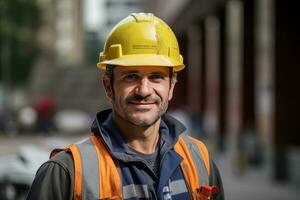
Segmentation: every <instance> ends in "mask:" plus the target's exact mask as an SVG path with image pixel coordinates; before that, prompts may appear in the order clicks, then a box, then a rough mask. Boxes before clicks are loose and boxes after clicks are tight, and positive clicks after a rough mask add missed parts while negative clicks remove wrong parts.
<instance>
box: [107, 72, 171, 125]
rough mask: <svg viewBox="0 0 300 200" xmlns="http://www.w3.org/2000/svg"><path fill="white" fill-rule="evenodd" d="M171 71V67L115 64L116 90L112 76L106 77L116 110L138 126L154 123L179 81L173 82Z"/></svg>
mask: <svg viewBox="0 0 300 200" xmlns="http://www.w3.org/2000/svg"><path fill="white" fill-rule="evenodd" d="M169 73H170V72H169V69H168V68H167V67H148V66H147V67H115V68H114V72H113V80H114V81H113V90H112V87H111V85H110V81H109V78H108V77H107V76H104V79H103V84H104V87H105V91H106V94H107V97H108V98H109V100H110V101H111V103H112V106H113V110H114V114H115V115H118V117H121V118H122V119H123V120H125V121H127V122H129V123H131V124H134V125H136V126H142V127H147V126H150V125H152V124H154V123H155V122H156V121H157V120H158V119H160V117H161V116H162V115H163V114H164V113H165V112H166V110H167V108H168V102H169V101H170V100H171V99H172V95H173V90H174V86H175V83H176V81H172V83H170V75H169ZM170 84H171V85H170Z"/></svg>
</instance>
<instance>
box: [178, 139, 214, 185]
mask: <svg viewBox="0 0 300 200" xmlns="http://www.w3.org/2000/svg"><path fill="white" fill-rule="evenodd" d="M182 138H183V140H184V141H185V143H186V145H187V146H188V149H189V152H190V154H191V156H192V159H193V161H194V165H195V167H196V170H197V174H198V182H199V185H201V184H206V185H209V178H208V176H209V171H208V169H207V167H206V164H205V162H204V159H203V153H202V151H200V148H201V147H199V146H198V144H197V143H195V142H199V141H198V140H197V141H195V140H193V138H191V137H189V136H187V135H184V134H182Z"/></svg>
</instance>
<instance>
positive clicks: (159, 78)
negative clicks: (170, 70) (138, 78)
mask: <svg viewBox="0 0 300 200" xmlns="http://www.w3.org/2000/svg"><path fill="white" fill-rule="evenodd" d="M164 79H165V76H164V75H162V74H151V75H150V76H149V80H151V81H153V82H160V81H162V80H164Z"/></svg>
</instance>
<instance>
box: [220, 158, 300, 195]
mask: <svg viewBox="0 0 300 200" xmlns="http://www.w3.org/2000/svg"><path fill="white" fill-rule="evenodd" d="M215 161H216V163H217V165H218V167H219V170H220V173H221V175H222V179H223V185H224V191H225V197H226V200H241V199H242V200H253V199H255V200H297V199H299V196H300V191H299V188H298V189H297V188H295V186H289V185H287V184H279V183H275V182H272V180H271V178H270V177H268V174H269V173H268V172H267V171H266V170H265V169H249V170H248V171H247V172H246V173H245V175H244V176H240V177H239V176H236V175H235V174H234V173H233V170H232V165H231V160H230V158H229V156H228V155H226V154H224V155H219V156H218V157H217V159H216V160H215Z"/></svg>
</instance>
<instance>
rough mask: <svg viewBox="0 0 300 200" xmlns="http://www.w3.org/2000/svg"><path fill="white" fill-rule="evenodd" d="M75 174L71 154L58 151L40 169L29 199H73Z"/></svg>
mask: <svg viewBox="0 0 300 200" xmlns="http://www.w3.org/2000/svg"><path fill="white" fill-rule="evenodd" d="M73 174H74V166H73V161H72V157H71V155H70V154H68V153H67V152H60V153H58V154H57V155H55V156H54V157H53V158H51V159H50V160H48V161H47V162H45V163H44V164H43V165H42V166H41V167H40V168H39V169H38V171H37V173H36V176H35V179H34V181H33V183H32V186H31V189H30V191H29V194H28V197H27V199H30V200H31V199H45V200H48V199H49V200H50V199H58V200H63V199H72V194H73V192H72V191H73V184H74V183H73V182H74V181H73V179H74V178H73V176H74V175H73ZM62 188H64V189H62Z"/></svg>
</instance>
